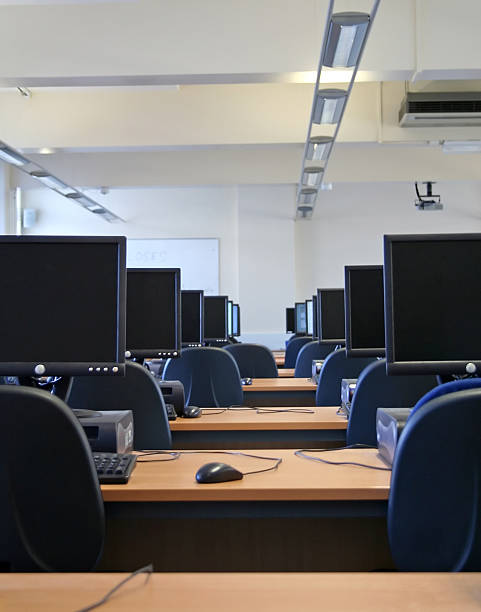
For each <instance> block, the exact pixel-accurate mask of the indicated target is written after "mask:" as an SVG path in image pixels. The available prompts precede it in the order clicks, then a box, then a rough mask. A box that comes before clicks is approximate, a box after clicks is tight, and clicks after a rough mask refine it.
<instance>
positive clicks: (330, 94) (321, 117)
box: [312, 89, 347, 124]
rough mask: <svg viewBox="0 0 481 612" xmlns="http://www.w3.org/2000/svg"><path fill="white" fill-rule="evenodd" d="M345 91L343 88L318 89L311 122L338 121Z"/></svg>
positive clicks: (344, 98) (342, 108) (342, 107)
mask: <svg viewBox="0 0 481 612" xmlns="http://www.w3.org/2000/svg"><path fill="white" fill-rule="evenodd" d="M346 100H347V91H345V90H344V89H319V91H318V92H317V96H316V102H315V105H314V113H313V116H312V122H313V123H318V124H320V123H338V122H339V119H340V118H341V115H342V111H343V110H344V104H345V103H346Z"/></svg>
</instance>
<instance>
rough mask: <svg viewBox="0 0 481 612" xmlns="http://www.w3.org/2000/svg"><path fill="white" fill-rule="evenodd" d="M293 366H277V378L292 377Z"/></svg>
mask: <svg viewBox="0 0 481 612" xmlns="http://www.w3.org/2000/svg"><path fill="white" fill-rule="evenodd" d="M294 371H295V368H279V378H294Z"/></svg>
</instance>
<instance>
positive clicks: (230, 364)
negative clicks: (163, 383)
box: [163, 347, 244, 408]
mask: <svg viewBox="0 0 481 612" xmlns="http://www.w3.org/2000/svg"><path fill="white" fill-rule="evenodd" d="M163 379H164V380H180V381H181V383H182V384H183V385H184V392H185V398H186V400H185V401H186V404H187V405H188V406H200V407H202V408H207V407H216V406H222V407H227V406H240V405H242V402H243V398H244V394H243V392H242V385H241V379H240V373H239V368H238V367H237V364H236V362H235V359H234V358H233V357H232V355H230V354H229V353H228V352H227V351H226V350H225V349H219V348H209V347H203V348H189V349H184V350H183V351H182V354H181V356H180V357H178V358H177V359H169V360H168V361H167V363H166V365H165V368H164V372H163Z"/></svg>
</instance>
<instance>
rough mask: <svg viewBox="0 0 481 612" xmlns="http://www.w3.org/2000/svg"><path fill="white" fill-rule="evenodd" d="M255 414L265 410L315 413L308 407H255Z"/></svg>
mask: <svg viewBox="0 0 481 612" xmlns="http://www.w3.org/2000/svg"><path fill="white" fill-rule="evenodd" d="M256 412H257V414H263V413H265V412H297V413H299V414H315V411H314V410H310V409H309V408H256Z"/></svg>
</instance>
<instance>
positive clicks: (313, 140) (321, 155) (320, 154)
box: [306, 136, 334, 161]
mask: <svg viewBox="0 0 481 612" xmlns="http://www.w3.org/2000/svg"><path fill="white" fill-rule="evenodd" d="M333 142H334V138H332V136H311V137H310V138H309V141H308V143H307V152H306V159H308V160H310V161H325V160H326V159H327V157H328V156H329V152H330V150H331V147H332V143H333Z"/></svg>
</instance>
